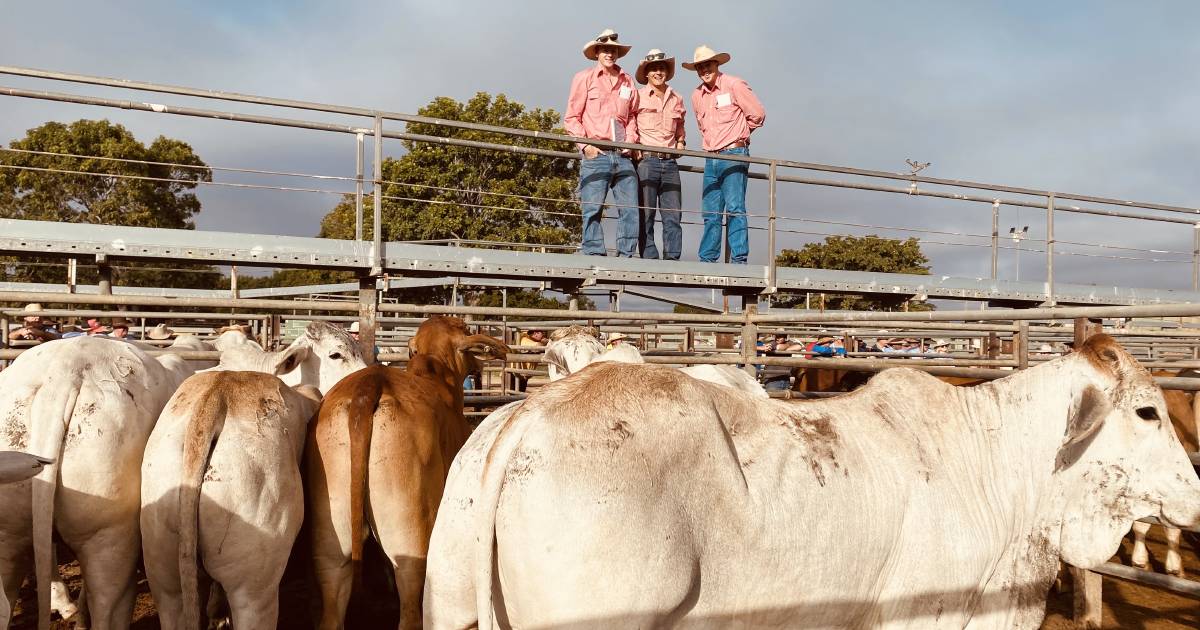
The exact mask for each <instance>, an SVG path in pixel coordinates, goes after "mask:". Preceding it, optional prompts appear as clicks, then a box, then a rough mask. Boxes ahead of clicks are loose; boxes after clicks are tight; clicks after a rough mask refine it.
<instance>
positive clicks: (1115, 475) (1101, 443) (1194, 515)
mask: <svg viewBox="0 0 1200 630" xmlns="http://www.w3.org/2000/svg"><path fill="white" fill-rule="evenodd" d="M1065 361H1067V362H1069V364H1070V367H1069V369H1068V370H1066V372H1065V374H1066V375H1069V376H1070V377H1071V378H1072V379H1073V381H1074V383H1073V384H1072V387H1071V391H1072V392H1073V401H1072V403H1071V405H1070V409H1069V411H1068V421H1067V425H1066V430H1065V432H1064V435H1063V437H1062V443H1061V446H1060V447H1059V449H1058V453H1057V457H1056V465H1055V473H1054V474H1055V478H1056V480H1057V482H1058V487H1059V489H1060V492H1061V493H1062V497H1063V499H1064V501H1063V502H1062V507H1063V509H1064V512H1063V517H1062V526H1061V545H1062V557H1063V559H1064V560H1065V561H1067V562H1069V563H1070V564H1073V565H1075V566H1079V567H1084V568H1088V567H1092V566H1096V565H1098V564H1100V563H1102V562H1104V561H1106V560H1107V559H1108V558H1109V557H1111V556H1112V554H1113V553H1114V552H1115V551H1116V549H1117V547H1118V546H1119V545H1120V541H1121V538H1122V537H1123V536H1124V535H1125V533H1126V532H1127V531H1128V530H1129V528H1130V526H1131V525H1132V523H1133V521H1135V520H1137V519H1140V518H1144V517H1147V516H1155V517H1158V518H1160V519H1162V520H1163V521H1165V522H1166V523H1168V524H1171V525H1176V526H1191V525H1195V524H1197V523H1200V479H1197V477H1196V472H1195V471H1194V470H1193V468H1192V466H1191V463H1190V461H1189V459H1188V457H1187V453H1186V452H1185V451H1184V449H1183V446H1182V445H1181V444H1180V442H1179V439H1178V438H1177V437H1176V436H1175V432H1174V430H1173V429H1172V427H1171V423H1170V421H1169V420H1168V417H1167V406H1166V403H1165V402H1164V400H1163V395H1162V390H1160V389H1159V388H1158V387H1157V386H1156V385H1155V384H1154V380H1153V378H1152V377H1151V376H1150V373H1149V372H1148V371H1146V369H1145V368H1143V367H1141V366H1140V365H1138V363H1137V361H1136V360H1135V359H1134V358H1133V357H1131V356H1130V355H1129V353H1127V352H1126V351H1125V350H1124V349H1123V348H1122V347H1121V346H1120V345H1118V344H1117V343H1116V341H1114V340H1113V339H1112V338H1111V337H1109V336H1107V335H1096V336H1094V337H1092V338H1091V339H1089V340H1088V341H1087V343H1085V344H1084V345H1083V346H1082V348H1080V349H1079V351H1078V352H1077V353H1076V354H1075V355H1074V356H1071V357H1069V358H1068V359H1066V360H1065ZM1061 385H1066V384H1065V383H1063V384H1061ZM1061 385H1060V386H1061Z"/></svg>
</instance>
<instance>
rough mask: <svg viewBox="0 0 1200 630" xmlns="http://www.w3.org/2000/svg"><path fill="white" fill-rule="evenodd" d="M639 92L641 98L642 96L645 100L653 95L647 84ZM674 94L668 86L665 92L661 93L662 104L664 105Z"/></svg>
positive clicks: (652, 90)
mask: <svg viewBox="0 0 1200 630" xmlns="http://www.w3.org/2000/svg"><path fill="white" fill-rule="evenodd" d="M640 92H641V95H642V96H644V97H646V98H650V96H651V95H653V94H654V88H653V87H651V86H650V85H649V84H647V85H646V86H645V87H643V88H642V89H641V90H640ZM674 93H675V91H674V90H672V89H671V86H669V85H668V86H667V89H666V91H665V92H664V93H663V102H664V103H665V102H667V101H669V100H671V95H672V94H674Z"/></svg>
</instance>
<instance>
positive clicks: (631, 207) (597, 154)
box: [563, 29, 640, 258]
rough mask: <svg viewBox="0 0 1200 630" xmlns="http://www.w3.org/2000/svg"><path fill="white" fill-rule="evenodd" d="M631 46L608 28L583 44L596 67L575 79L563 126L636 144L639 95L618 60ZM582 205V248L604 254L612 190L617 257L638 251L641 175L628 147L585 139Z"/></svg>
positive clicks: (581, 134) (583, 135) (584, 135)
mask: <svg viewBox="0 0 1200 630" xmlns="http://www.w3.org/2000/svg"><path fill="white" fill-rule="evenodd" d="M630 48H632V46H627V45H625V44H622V43H620V42H618V41H617V34H616V33H615V32H613V30H612V29H607V30H605V31H604V32H602V33H600V34H599V35H597V36H596V38H595V39H593V40H592V41H590V42H588V43H587V44H586V45H584V47H583V56H584V57H587V58H588V59H591V60H593V61H595V62H596V65H595V66H593V67H591V68H588V69H587V70H582V71H580V72H579V73H577V74H576V75H575V78H574V79H573V80H572V81H571V93H570V95H569V96H568V97H567V111H566V113H565V114H563V127H565V128H566V130H567V133H569V134H571V135H573V136H579V137H581V138H594V139H597V140H610V141H613V142H631V143H637V142H638V140H639V136H638V127H637V116H635V115H634V114H635V112H637V108H638V93H637V90H636V89H635V88H634V85H633V79H632V78H631V77H630V76H629V75H628V74H626V73H624V72H622V71H621V66H618V65H617V63H616V61H617V59H620V58H621V57H624V56H625V55H626V53H628V52H629V49H630ZM579 148H580V150H581V151H582V152H583V159H582V160H580V162H579V206H580V210H581V211H582V213H583V247H582V252H583V253H584V254H589V255H592V256H604V255H605V253H606V252H605V248H604V228H603V227H601V225H600V220H601V219H603V218H604V212H603V204H604V199H605V197H607V196H608V191H609V190H610V189H611V190H612V193H613V204H614V205H616V206H617V255H618V256H627V257H630V258H632V257H634V256H637V255H638V235H639V233H640V226H639V215H638V208H637V173H636V172H635V171H634V169H633V161H632V160H631V159H630V154H629V153H630V152H629V151H628V150H616V149H601V148H599V147H597V146H595V145H591V144H587V143H580V144H579Z"/></svg>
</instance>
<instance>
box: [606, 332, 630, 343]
mask: <svg viewBox="0 0 1200 630" xmlns="http://www.w3.org/2000/svg"><path fill="white" fill-rule="evenodd" d="M628 338H629V335H626V334H625V333H619V332H615V333H613V334H611V335H609V336H608V342H609V343H612V342H614V341H616V340H618V339H628Z"/></svg>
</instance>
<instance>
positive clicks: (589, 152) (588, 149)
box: [583, 144, 600, 160]
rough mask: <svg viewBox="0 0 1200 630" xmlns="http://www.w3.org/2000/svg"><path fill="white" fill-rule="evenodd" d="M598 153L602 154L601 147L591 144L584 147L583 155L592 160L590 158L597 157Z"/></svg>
mask: <svg viewBox="0 0 1200 630" xmlns="http://www.w3.org/2000/svg"><path fill="white" fill-rule="evenodd" d="M597 155H600V149H598V148H597V147H594V146H592V145H590V144H589V145H587V146H585V147H583V157H585V158H587V159H589V160H590V159H592V158H594V157H596V156H597Z"/></svg>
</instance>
